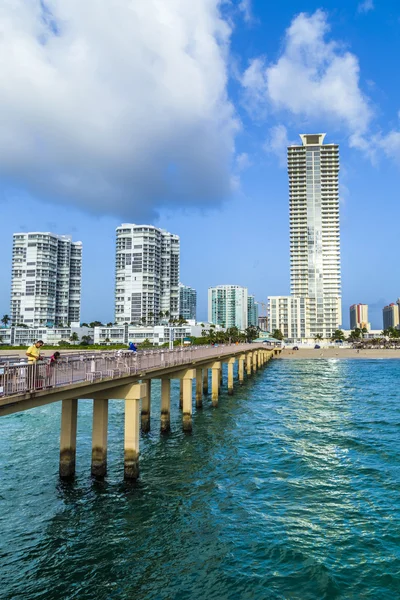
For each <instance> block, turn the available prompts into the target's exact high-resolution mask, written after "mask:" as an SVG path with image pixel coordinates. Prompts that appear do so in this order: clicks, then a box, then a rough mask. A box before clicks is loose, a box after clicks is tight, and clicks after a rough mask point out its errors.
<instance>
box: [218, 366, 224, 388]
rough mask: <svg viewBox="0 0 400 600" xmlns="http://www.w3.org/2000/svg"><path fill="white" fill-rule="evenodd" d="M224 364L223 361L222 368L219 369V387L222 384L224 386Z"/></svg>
mask: <svg viewBox="0 0 400 600" xmlns="http://www.w3.org/2000/svg"><path fill="white" fill-rule="evenodd" d="M222 364H223V363H221V368H220V370H219V387H221V386H222V383H223V379H224V378H223V367H222Z"/></svg>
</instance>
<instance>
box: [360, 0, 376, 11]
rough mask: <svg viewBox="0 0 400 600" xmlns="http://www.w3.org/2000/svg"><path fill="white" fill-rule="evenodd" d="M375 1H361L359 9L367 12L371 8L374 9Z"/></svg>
mask: <svg viewBox="0 0 400 600" xmlns="http://www.w3.org/2000/svg"><path fill="white" fill-rule="evenodd" d="M374 8H375V6H374V2H373V0H364V2H360V3H359V5H358V7H357V10H358V12H359V13H367V12H369V11H370V10H374Z"/></svg>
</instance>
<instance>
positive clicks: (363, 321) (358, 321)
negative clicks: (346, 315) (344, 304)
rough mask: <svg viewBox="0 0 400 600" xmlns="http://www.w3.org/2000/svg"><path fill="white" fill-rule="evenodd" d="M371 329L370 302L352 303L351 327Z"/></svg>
mask: <svg viewBox="0 0 400 600" xmlns="http://www.w3.org/2000/svg"><path fill="white" fill-rule="evenodd" d="M364 328H365V329H367V330H368V331H369V330H370V329H371V323H369V322H368V304H352V306H350V329H351V330H353V329H364Z"/></svg>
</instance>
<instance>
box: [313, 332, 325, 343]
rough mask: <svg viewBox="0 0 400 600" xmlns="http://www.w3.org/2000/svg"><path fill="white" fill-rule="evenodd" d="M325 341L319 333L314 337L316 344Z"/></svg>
mask: <svg viewBox="0 0 400 600" xmlns="http://www.w3.org/2000/svg"><path fill="white" fill-rule="evenodd" d="M323 339H324V338H323V337H322V335H321V334H320V333H317V335H316V336H315V337H314V342H320V341H321V340H323Z"/></svg>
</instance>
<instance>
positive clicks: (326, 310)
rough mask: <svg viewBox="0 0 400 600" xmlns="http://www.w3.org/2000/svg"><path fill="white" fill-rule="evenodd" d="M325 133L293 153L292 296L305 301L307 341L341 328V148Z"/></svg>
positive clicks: (291, 150)
mask: <svg viewBox="0 0 400 600" xmlns="http://www.w3.org/2000/svg"><path fill="white" fill-rule="evenodd" d="M325 135H326V134H324V133H319V134H302V135H300V138H301V141H302V144H301V145H294V146H289V147H288V172H289V197H290V287H291V295H292V296H294V297H296V298H305V299H306V305H305V312H306V314H305V325H306V337H310V338H315V337H316V336H318V335H320V336H322V337H323V338H330V337H331V336H332V335H333V332H334V331H335V329H337V328H338V327H339V326H340V325H341V322H342V309H341V277H340V232H339V188H338V177H339V146H338V145H337V144H324V138H325Z"/></svg>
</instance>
